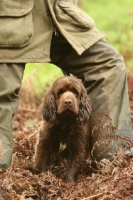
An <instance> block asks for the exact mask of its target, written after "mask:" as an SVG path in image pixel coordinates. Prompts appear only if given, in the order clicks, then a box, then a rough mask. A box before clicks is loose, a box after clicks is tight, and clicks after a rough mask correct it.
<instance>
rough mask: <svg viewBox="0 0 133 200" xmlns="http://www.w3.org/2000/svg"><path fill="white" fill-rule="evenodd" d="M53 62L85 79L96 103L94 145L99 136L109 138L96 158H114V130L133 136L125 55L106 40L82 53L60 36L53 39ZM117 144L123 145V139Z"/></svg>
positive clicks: (94, 111)
mask: <svg viewBox="0 0 133 200" xmlns="http://www.w3.org/2000/svg"><path fill="white" fill-rule="evenodd" d="M51 62H52V63H54V64H55V65H57V66H59V67H60V68H61V69H62V70H65V71H66V72H67V73H70V74H73V75H75V76H77V77H78V78H81V79H82V81H83V83H84V85H85V87H86V89H87V92H88V94H89V97H90V99H91V102H92V110H93V112H92V117H91V121H90V126H91V132H92V130H93V129H94V127H95V129H97V130H95V131H94V133H93V134H92V135H91V144H90V145H91V148H93V145H94V144H95V143H96V142H97V141H98V139H100V138H102V137H103V136H104V137H105V136H106V135H108V136H107V137H106V138H105V140H104V139H102V140H103V141H102V142H101V143H102V145H100V147H99V145H97V148H95V150H94V151H93V154H94V157H95V158H97V160H100V159H102V158H109V159H111V157H110V156H109V154H108V153H109V152H112V153H113V152H115V151H116V148H118V147H116V146H115V143H114V144H113V145H112V142H111V139H110V137H109V134H110V133H111V134H114V133H118V134H119V135H120V136H128V137H130V138H131V139H133V136H132V129H131V120H130V110H129V99H128V91H127V81H126V67H125V64H124V62H123V58H122V56H121V55H120V54H119V53H118V52H117V51H116V50H115V49H114V48H113V47H112V46H111V45H110V44H109V43H108V42H107V41H106V40H104V39H102V40H100V41H98V42H97V43H96V44H95V45H93V46H91V47H90V48H89V49H88V50H86V51H85V52H84V53H83V54H82V55H81V56H78V55H77V54H76V52H75V51H74V50H73V49H72V48H71V46H70V45H69V44H68V43H67V42H66V41H65V40H64V39H63V38H62V37H61V36H59V37H57V38H55V37H53V40H52V44H51ZM109 117H110V119H109ZM110 123H112V125H111V124H110ZM99 124H101V125H99ZM103 126H106V129H105V128H104V127H103ZM115 126H118V130H114V129H115V128H114V127H115ZM100 129H101V130H100ZM112 129H113V131H112ZM107 138H108V139H107ZM117 146H119V147H120V146H121V142H120V141H119V142H117Z"/></svg>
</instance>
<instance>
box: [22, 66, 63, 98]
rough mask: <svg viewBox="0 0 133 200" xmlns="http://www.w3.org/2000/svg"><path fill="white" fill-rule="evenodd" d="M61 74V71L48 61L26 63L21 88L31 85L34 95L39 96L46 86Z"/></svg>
mask: <svg viewBox="0 0 133 200" xmlns="http://www.w3.org/2000/svg"><path fill="white" fill-rule="evenodd" d="M60 76H63V73H62V71H61V70H60V69H59V68H58V67H57V66H55V65H52V64H49V63H34V64H33V63H29V64H27V65H26V68H25V72H24V78H23V88H27V87H31V85H32V87H33V88H34V93H35V95H37V96H39V95H41V94H42V93H43V92H45V89H46V87H47V86H49V85H51V84H52V82H53V81H54V80H55V79H56V78H58V77H60Z"/></svg>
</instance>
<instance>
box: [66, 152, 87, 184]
mask: <svg viewBox="0 0 133 200" xmlns="http://www.w3.org/2000/svg"><path fill="white" fill-rule="evenodd" d="M84 155H85V153H84V154H83V152H78V154H77V155H73V156H71V157H69V159H68V168H67V175H66V177H65V182H70V183H74V182H76V181H77V177H78V174H79V171H80V168H81V165H82V163H83V161H84V159H85V156H84Z"/></svg>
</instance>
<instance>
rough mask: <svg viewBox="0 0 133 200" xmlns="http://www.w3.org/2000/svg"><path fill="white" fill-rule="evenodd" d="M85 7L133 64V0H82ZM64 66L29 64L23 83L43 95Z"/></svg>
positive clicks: (98, 25)
mask: <svg viewBox="0 0 133 200" xmlns="http://www.w3.org/2000/svg"><path fill="white" fill-rule="evenodd" d="M81 4H82V7H83V9H84V10H85V11H86V12H87V13H88V14H89V15H90V16H91V17H92V18H93V19H94V20H95V23H96V27H97V28H98V29H99V30H100V31H101V32H102V34H103V35H104V36H105V38H106V39H107V40H108V41H109V42H110V43H111V44H113V46H114V47H115V48H116V49H117V50H118V51H119V52H120V53H121V54H122V55H123V57H124V59H125V62H126V66H127V69H128V70H130V69H132V68H133V64H132V63H133V8H132V7H133V0H81ZM59 76H62V72H61V70H60V69H59V68H58V67H56V66H54V65H51V64H46V63H45V64H42V63H40V64H36V63H35V64H27V65H26V70H25V74H24V80H23V85H25V86H27V81H29V82H30V83H31V84H33V85H34V88H35V94H36V95H39V94H41V93H42V91H44V90H45V88H46V86H47V85H49V84H51V83H52V82H53V81H54V80H55V79H56V78H57V77H59Z"/></svg>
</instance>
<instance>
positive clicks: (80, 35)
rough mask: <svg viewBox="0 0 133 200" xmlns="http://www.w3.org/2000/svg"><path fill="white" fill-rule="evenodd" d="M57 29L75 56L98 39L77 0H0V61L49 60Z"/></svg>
mask: <svg viewBox="0 0 133 200" xmlns="http://www.w3.org/2000/svg"><path fill="white" fill-rule="evenodd" d="M57 32H59V33H61V34H62V35H63V36H64V37H65V38H66V40H67V41H68V42H69V43H70V45H71V46H72V48H73V49H75V51H76V52H77V53H78V54H79V55H81V54H82V53H83V52H84V51H85V50H86V49H87V48H89V47H90V46H91V45H93V44H95V43H96V42H97V41H98V40H100V39H101V38H102V35H101V34H100V33H99V31H98V30H97V29H96V28H95V23H94V21H93V20H92V18H91V17H90V16H88V15H87V14H86V13H85V12H84V11H83V10H81V9H80V8H79V7H78V6H77V0H37V1H35V0H4V1H0V63H28V62H50V43H51V38H52V34H53V33H54V34H57Z"/></svg>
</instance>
